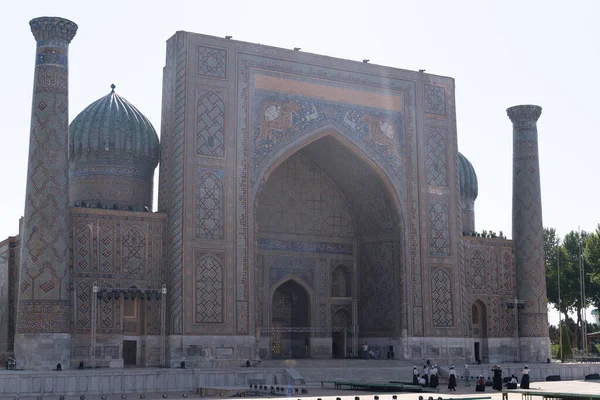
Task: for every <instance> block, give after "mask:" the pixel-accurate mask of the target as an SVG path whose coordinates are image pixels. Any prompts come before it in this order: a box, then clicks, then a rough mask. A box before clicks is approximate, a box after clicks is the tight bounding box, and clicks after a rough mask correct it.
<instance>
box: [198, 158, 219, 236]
mask: <svg viewBox="0 0 600 400" xmlns="http://www.w3.org/2000/svg"><path fill="white" fill-rule="evenodd" d="M195 174H196V180H195V198H196V210H195V214H196V221H195V222H196V224H195V225H196V237H197V238H203V239H223V237H224V235H225V232H224V230H225V228H224V222H225V210H224V209H225V191H224V188H223V171H222V170H211V169H205V168H197V169H196V171H195Z"/></svg>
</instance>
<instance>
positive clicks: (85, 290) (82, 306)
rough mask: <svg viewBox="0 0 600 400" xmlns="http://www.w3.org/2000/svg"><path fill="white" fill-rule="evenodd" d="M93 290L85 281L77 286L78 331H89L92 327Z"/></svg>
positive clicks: (76, 313)
mask: <svg viewBox="0 0 600 400" xmlns="http://www.w3.org/2000/svg"><path fill="white" fill-rule="evenodd" d="M91 296H92V288H91V286H90V285H89V284H88V283H87V282H85V281H83V282H78V283H77V285H76V286H75V302H76V304H75V310H76V312H75V323H76V327H77V329H89V328H90V327H91V326H92V321H91V316H92V298H91Z"/></svg>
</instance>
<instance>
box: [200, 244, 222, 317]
mask: <svg viewBox="0 0 600 400" xmlns="http://www.w3.org/2000/svg"><path fill="white" fill-rule="evenodd" d="M195 276H196V294H195V298H196V322H197V323H200V324H222V323H223V322H224V314H225V309H224V302H223V296H224V295H225V293H224V288H225V281H224V273H223V264H222V262H221V260H220V259H219V258H217V257H216V256H214V255H206V256H204V257H202V258H200V259H198V260H196V274H195Z"/></svg>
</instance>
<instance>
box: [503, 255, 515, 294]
mask: <svg viewBox="0 0 600 400" xmlns="http://www.w3.org/2000/svg"><path fill="white" fill-rule="evenodd" d="M502 258H503V262H502V282H503V288H504V290H511V289H512V286H513V285H512V280H511V275H512V274H511V270H512V257H511V256H510V253H509V252H504V254H503V257H502Z"/></svg>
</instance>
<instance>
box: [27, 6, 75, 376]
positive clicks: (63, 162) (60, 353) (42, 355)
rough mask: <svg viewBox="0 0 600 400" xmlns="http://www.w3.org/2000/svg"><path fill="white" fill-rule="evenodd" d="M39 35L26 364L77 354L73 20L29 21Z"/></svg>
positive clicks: (45, 365) (37, 365)
mask: <svg viewBox="0 0 600 400" xmlns="http://www.w3.org/2000/svg"><path fill="white" fill-rule="evenodd" d="M29 25H30V26H31V32H32V33H33V36H34V37H35V40H36V41H37V48H36V56H35V76H34V87H33V102H32V112H31V132H30V139H29V158H28V168H27V188H26V195H25V214H24V218H23V241H22V258H21V267H20V283H19V303H18V314H17V333H16V335H15V356H16V358H17V360H18V362H19V366H20V367H21V368H24V369H49V368H54V367H56V364H57V363H61V364H62V365H63V366H64V367H68V365H69V358H70V327H69V325H70V292H69V281H70V257H69V249H70V243H69V230H70V229H69V196H68V193H69V178H68V173H69V164H68V159H67V157H68V124H69V116H68V114H69V98H68V71H69V70H68V51H69V43H70V42H71V40H72V39H73V37H74V36H75V33H76V32H77V25H76V24H74V23H73V22H71V21H69V20H66V19H62V18H56V17H41V18H36V19H33V20H31V22H30V23H29Z"/></svg>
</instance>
